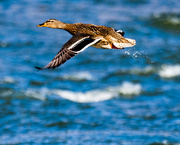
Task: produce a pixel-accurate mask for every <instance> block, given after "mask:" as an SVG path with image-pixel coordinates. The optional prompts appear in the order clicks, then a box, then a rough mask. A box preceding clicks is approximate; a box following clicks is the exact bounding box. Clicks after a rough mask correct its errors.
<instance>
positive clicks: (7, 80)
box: [0, 76, 15, 84]
mask: <svg viewBox="0 0 180 145" xmlns="http://www.w3.org/2000/svg"><path fill="white" fill-rule="evenodd" d="M0 83H8V84H13V83H15V79H14V78H12V77H10V76H5V77H4V78H2V79H1V80H0Z"/></svg>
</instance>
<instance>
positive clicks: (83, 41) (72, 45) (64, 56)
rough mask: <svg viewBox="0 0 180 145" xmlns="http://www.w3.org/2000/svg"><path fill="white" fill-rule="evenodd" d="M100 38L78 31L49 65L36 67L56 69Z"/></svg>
mask: <svg viewBox="0 0 180 145" xmlns="http://www.w3.org/2000/svg"><path fill="white" fill-rule="evenodd" d="M99 40H100V38H98V39H92V38H90V36H89V35H87V34H82V33H78V34H76V35H74V36H73V37H72V38H71V39H70V40H69V41H68V42H67V43H66V44H64V46H63V47H62V49H61V50H60V51H59V52H58V53H57V55H56V56H55V57H54V58H53V60H52V61H51V62H49V64H48V65H46V66H45V67H43V68H40V67H35V68H37V69H39V70H41V69H46V68H48V69H50V68H52V69H54V68H56V67H58V66H60V65H61V64H63V63H65V62H66V61H67V60H69V59H70V58H72V57H73V56H75V55H76V54H78V53H79V52H81V51H83V50H84V49H86V48H87V47H89V46H91V45H93V44H95V43H96V42H98V41H99Z"/></svg>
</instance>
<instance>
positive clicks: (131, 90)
mask: <svg viewBox="0 0 180 145" xmlns="http://www.w3.org/2000/svg"><path fill="white" fill-rule="evenodd" d="M141 91H142V86H141V85H140V84H133V83H131V82H123V83H122V85H120V86H116V87H108V88H105V89H103V90H100V89H97V90H91V91H87V92H73V91H68V90H53V93H54V94H56V95H58V96H61V97H62V98H65V99H68V100H71V101H74V102H78V103H91V102H100V101H105V100H109V99H112V98H114V97H117V96H119V95H124V96H133V95H138V94H140V93H141Z"/></svg>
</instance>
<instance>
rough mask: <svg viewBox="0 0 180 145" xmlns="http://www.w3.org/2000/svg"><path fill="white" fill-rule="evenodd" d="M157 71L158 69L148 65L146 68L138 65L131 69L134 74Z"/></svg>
mask: <svg viewBox="0 0 180 145" xmlns="http://www.w3.org/2000/svg"><path fill="white" fill-rule="evenodd" d="M155 71H156V69H155V68H154V67H152V66H146V67H144V68H138V67H135V68H132V69H131V70H130V73H132V74H149V73H153V72H155Z"/></svg>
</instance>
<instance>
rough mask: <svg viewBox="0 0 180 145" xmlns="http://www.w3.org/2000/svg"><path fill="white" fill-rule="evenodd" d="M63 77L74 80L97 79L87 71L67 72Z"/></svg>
mask: <svg viewBox="0 0 180 145" xmlns="http://www.w3.org/2000/svg"><path fill="white" fill-rule="evenodd" d="M63 79H65V80H72V81H86V80H90V81H94V80H96V78H95V77H94V76H93V75H92V74H91V73H89V72H87V71H82V72H75V73H72V74H66V75H64V76H63Z"/></svg>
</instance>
